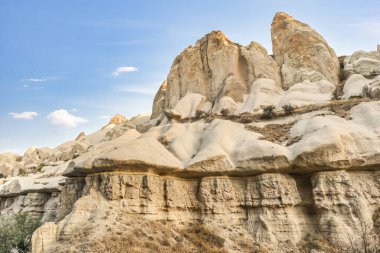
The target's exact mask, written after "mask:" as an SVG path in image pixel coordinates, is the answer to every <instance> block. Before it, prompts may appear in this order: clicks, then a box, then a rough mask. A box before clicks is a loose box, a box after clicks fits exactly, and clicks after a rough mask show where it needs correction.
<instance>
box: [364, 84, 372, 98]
mask: <svg viewBox="0 0 380 253" xmlns="http://www.w3.org/2000/svg"><path fill="white" fill-rule="evenodd" d="M362 96H363V97H365V98H371V97H372V89H371V88H370V87H368V85H365V86H364V87H363V89H362Z"/></svg>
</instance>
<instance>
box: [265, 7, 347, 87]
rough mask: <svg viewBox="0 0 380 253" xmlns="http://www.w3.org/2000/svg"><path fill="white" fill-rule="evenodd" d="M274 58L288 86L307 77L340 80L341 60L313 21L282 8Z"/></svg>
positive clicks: (276, 19)
mask: <svg viewBox="0 0 380 253" xmlns="http://www.w3.org/2000/svg"><path fill="white" fill-rule="evenodd" d="M271 33H272V47H273V54H274V58H275V59H276V61H277V63H278V64H279V66H280V68H281V78H282V85H283V87H284V89H288V88H289V87H290V86H292V85H293V84H295V83H297V82H301V81H303V80H310V81H319V80H323V79H326V80H328V81H330V82H331V83H333V84H335V85H338V84H339V70H340V67H339V61H338V57H337V56H336V54H335V52H334V50H333V49H332V48H330V46H329V45H328V44H327V42H326V41H325V40H324V39H323V38H322V36H321V35H319V34H318V33H317V32H316V31H315V30H314V29H312V28H311V27H310V26H309V25H307V24H304V23H302V22H299V21H298V20H296V19H294V18H293V17H291V16H289V15H288V14H286V13H283V12H279V13H277V14H276V16H275V17H274V19H273V22H272V29H271Z"/></svg>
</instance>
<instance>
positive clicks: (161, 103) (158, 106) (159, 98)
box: [151, 80, 167, 119]
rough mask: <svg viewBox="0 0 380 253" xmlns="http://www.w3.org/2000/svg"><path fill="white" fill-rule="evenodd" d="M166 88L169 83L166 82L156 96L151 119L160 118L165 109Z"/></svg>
mask: <svg viewBox="0 0 380 253" xmlns="http://www.w3.org/2000/svg"><path fill="white" fill-rule="evenodd" d="M166 87H167V82H166V80H165V81H164V82H163V83H162V84H161V86H160V88H159V89H158V91H157V93H156V95H155V96H154V100H153V106H152V115H151V119H155V118H157V117H159V116H160V115H161V114H162V112H163V111H164V109H165V98H166Z"/></svg>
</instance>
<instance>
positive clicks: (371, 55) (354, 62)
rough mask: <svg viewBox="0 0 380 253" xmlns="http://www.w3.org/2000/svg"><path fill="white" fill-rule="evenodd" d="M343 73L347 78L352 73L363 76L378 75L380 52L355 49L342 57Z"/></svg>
mask: <svg viewBox="0 0 380 253" xmlns="http://www.w3.org/2000/svg"><path fill="white" fill-rule="evenodd" d="M343 63H344V74H345V76H346V77H347V78H348V77H350V76H351V75H353V74H360V75H363V76H365V77H373V76H376V75H380V52H376V51H373V52H365V51H357V52H355V53H353V54H352V55H350V56H347V57H345V58H344V62H343Z"/></svg>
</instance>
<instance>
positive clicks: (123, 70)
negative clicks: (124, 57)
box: [113, 67, 138, 76]
mask: <svg viewBox="0 0 380 253" xmlns="http://www.w3.org/2000/svg"><path fill="white" fill-rule="evenodd" d="M136 71H138V68H136V67H118V68H117V69H116V70H115V71H114V72H113V75H114V76H119V75H121V74H123V73H130V72H136Z"/></svg>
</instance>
